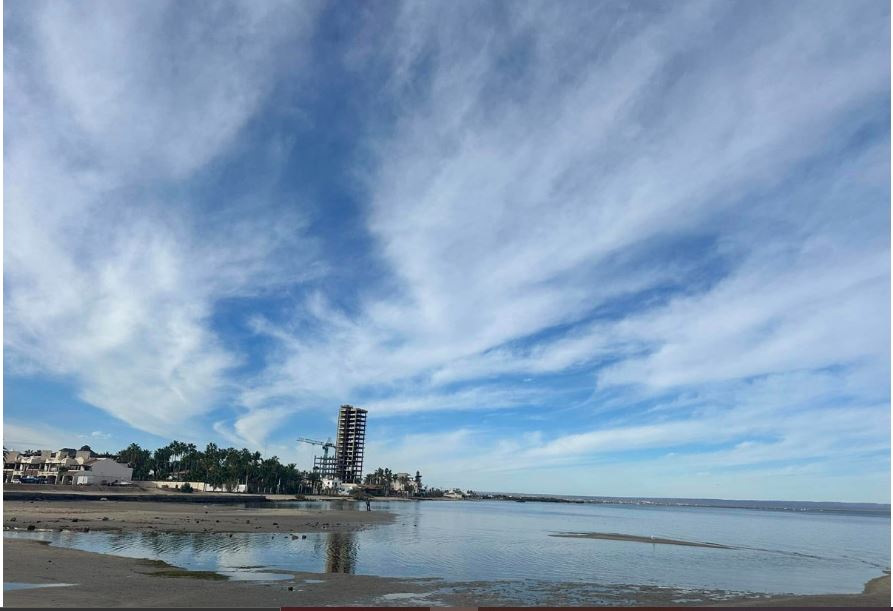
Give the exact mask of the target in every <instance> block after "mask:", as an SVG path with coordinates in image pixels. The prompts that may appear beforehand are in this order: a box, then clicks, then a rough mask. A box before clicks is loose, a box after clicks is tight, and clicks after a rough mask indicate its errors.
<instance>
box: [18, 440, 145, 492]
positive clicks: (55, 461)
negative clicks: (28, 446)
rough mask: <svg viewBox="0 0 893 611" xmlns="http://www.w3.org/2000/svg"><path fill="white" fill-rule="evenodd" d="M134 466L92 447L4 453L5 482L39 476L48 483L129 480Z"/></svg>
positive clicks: (95, 482)
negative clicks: (99, 454)
mask: <svg viewBox="0 0 893 611" xmlns="http://www.w3.org/2000/svg"><path fill="white" fill-rule="evenodd" d="M132 475H133V469H131V468H130V467H128V466H127V465H125V464H122V463H118V462H116V461H115V460H114V459H111V458H98V457H96V456H95V455H94V454H93V452H91V451H90V450H75V449H72V448H62V449H61V450H57V451H55V452H54V451H53V450H40V451H39V452H28V453H24V452H17V451H15V450H11V451H5V452H4V453H3V481H4V482H7V483H9V482H18V481H20V480H21V478H22V477H36V478H38V479H39V480H40V481H41V482H43V483H47V484H101V483H118V482H129V481H130V480H131V477H132Z"/></svg>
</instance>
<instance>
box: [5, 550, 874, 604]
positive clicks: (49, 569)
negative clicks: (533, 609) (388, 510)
mask: <svg viewBox="0 0 893 611" xmlns="http://www.w3.org/2000/svg"><path fill="white" fill-rule="evenodd" d="M3 549H4V553H5V554H6V557H7V558H8V559H10V560H12V559H14V561H13V562H6V563H4V567H3V580H4V584H17V585H32V586H33V585H38V586H43V587H31V588H27V589H12V590H6V591H5V592H4V596H5V603H6V604H7V605H9V606H15V607H124V606H128V605H130V604H132V602H133V601H134V600H139V601H140V605H141V606H147V607H190V606H194V607H221V608H222V607H257V606H269V607H286V606H291V607H295V606H355V605H360V606H429V607H430V606H455V607H479V606H517V605H521V606H586V605H612V606H614V605H621V606H724V607H725V606H728V607H737V606H744V607H776V606H782V607H787V606H842V607H886V606H889V604H890V575H889V574H886V575H883V576H881V577H877V578H874V579H872V580H870V581H869V582H868V583H866V584H865V587H864V589H863V591H862V592H861V593H856V594H826V595H801V596H785V595H781V596H776V595H766V594H754V595H753V596H749V595H741V594H735V593H731V592H726V591H720V590H714V591H692V590H683V589H678V588H663V587H656V586H631V587H628V586H618V585H609V586H594V585H590V584H580V583H559V582H556V583H538V584H533V585H531V584H526V583H522V582H503V581H478V582H447V581H444V580H441V579H437V578H413V579H410V578H394V577H378V576H370V575H356V574H344V573H307V572H291V571H282V570H275V571H274V570H271V571H270V573H273V572H275V573H277V574H278V575H279V576H286V578H285V579H283V580H277V581H239V580H234V579H230V578H228V577H227V576H225V575H221V574H219V573H214V572H211V571H190V570H186V569H182V568H179V567H176V566H173V565H170V564H167V563H165V562H162V561H159V560H151V559H136V558H128V557H121V556H114V555H111V554H102V553H95V552H85V551H80V550H75V549H70V548H65V547H55V546H51V545H49V544H48V543H47V542H44V541H34V540H24V539H9V538H4V540H3ZM87 566H88V567H90V569H89V570H84V567H87ZM122 582H126V583H127V588H126V591H122V590H121V588H116V587H110V584H113V583H122ZM512 588H514V590H513V589H512ZM631 590H633V591H634V592H631ZM531 594H533V596H532V597H531Z"/></svg>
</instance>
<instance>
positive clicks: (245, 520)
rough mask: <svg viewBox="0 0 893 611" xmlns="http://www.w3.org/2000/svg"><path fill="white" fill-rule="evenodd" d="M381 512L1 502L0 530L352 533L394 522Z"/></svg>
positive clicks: (189, 504)
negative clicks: (0, 521)
mask: <svg viewBox="0 0 893 611" xmlns="http://www.w3.org/2000/svg"><path fill="white" fill-rule="evenodd" d="M393 520H394V514H392V513H389V512H386V511H358V510H354V509H333V510H327V509H322V508H320V509H294V508H287V509H285V508H279V509H277V508H272V507H269V508H254V507H251V508H241V507H238V506H234V505H220V504H208V505H203V504H201V503H195V502H187V503H172V502H152V501H115V500H109V501H98V500H89V501H70V502H69V501H5V502H4V503H3V528H4V530H6V529H11V530H12V529H14V530H26V529H27V528H28V527H29V526H34V528H35V529H50V530H80V531H83V530H84V529H89V530H91V531H93V530H97V531H98V530H102V531H107V530H111V531H128V532H133V531H158V532H199V533H201V532H206V533H236V532H289V531H299V532H317V531H326V532H330V531H351V530H358V529H361V528H365V527H367V526H371V525H377V524H389V523H391V522H393Z"/></svg>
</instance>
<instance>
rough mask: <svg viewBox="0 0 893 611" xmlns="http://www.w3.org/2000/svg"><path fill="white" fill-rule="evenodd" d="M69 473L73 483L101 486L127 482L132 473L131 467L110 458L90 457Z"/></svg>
mask: <svg viewBox="0 0 893 611" xmlns="http://www.w3.org/2000/svg"><path fill="white" fill-rule="evenodd" d="M70 473H71V477H72V478H73V479H74V483H75V484H76V485H78V486H83V485H91V484H98V485H100V486H101V485H108V484H118V483H120V482H129V481H130V478H131V476H132V475H133V469H131V468H130V467H128V466H127V465H125V464H123V463H119V462H117V461H115V460H114V459H112V458H91V459H89V460H87V461H86V462H85V463H84V464H83V465H82V466H81V468H80V469H77V470H75V471H71V472H70ZM66 475H68V474H66Z"/></svg>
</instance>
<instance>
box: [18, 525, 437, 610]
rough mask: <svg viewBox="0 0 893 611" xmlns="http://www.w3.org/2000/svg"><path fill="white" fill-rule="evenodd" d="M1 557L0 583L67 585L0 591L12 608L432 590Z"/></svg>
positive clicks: (333, 599) (285, 600)
mask: <svg viewBox="0 0 893 611" xmlns="http://www.w3.org/2000/svg"><path fill="white" fill-rule="evenodd" d="M3 552H4V556H5V562H4V563H3V581H4V583H38V584H53V583H67V584H74V585H70V586H64V587H52V588H34V589H27V590H8V591H6V592H4V594H3V597H4V604H6V605H8V606H12V607H133V606H138V607H258V606H262V607H283V606H295V605H300V606H307V605H310V606H325V605H341V606H349V605H360V604H369V605H387V604H390V603H389V602H388V599H387V598H381V597H382V596H386V595H390V594H394V593H399V594H408V595H409V596H408V597H404V598H401V599H399V600H396V601H394V602H395V603H396V604H410V603H411V601H412V596H414V595H415V594H416V593H418V594H420V595H424V594H425V593H427V592H430V591H431V589H432V587H431V582H430V580H427V581H425V580H400V579H387V578H380V577H365V576H360V575H342V574H324V575H320V574H316V573H292V574H290V575H291V577H292V578H291V579H288V580H286V581H277V582H267V583H252V582H245V581H232V580H227V579H209V578H208V575H207V574H205V573H190V572H189V571H174V570H173V568H174V567H171V566H169V565H166V564H165V563H162V562H158V561H152V560H136V559H133V558H121V557H117V556H109V555H105V554H94V553H91V552H83V551H79V550H73V549H65V548H59V547H52V546H49V545H46V544H43V543H41V542H38V541H24V540H4V541H3ZM170 575H173V576H170ZM308 580H309V582H308ZM289 588H292V589H291V590H289Z"/></svg>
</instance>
